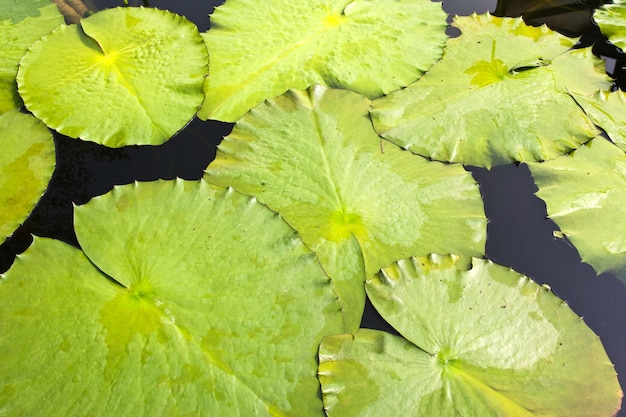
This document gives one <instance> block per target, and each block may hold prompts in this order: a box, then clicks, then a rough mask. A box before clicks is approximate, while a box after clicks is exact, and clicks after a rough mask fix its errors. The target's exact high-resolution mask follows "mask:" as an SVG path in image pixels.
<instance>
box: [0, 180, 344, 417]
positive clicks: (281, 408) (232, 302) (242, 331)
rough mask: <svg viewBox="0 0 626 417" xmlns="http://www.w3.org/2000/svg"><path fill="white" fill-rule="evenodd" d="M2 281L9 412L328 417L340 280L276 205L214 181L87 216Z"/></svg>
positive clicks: (79, 215)
mask: <svg viewBox="0 0 626 417" xmlns="http://www.w3.org/2000/svg"><path fill="white" fill-rule="evenodd" d="M75 226H76V233H77V236H78V241H79V242H80V244H81V246H82V247H83V249H84V251H85V253H83V252H81V251H80V250H78V249H75V248H73V247H71V246H68V245H66V244H64V243H62V242H59V241H55V240H49V239H46V238H35V242H34V243H33V245H31V247H30V248H29V249H28V250H27V251H26V252H25V253H24V254H23V255H19V256H18V258H17V259H16V261H15V263H14V265H13V267H12V268H11V269H10V270H9V271H8V272H7V273H6V274H5V275H4V276H3V279H2V280H0V351H2V353H3V359H2V361H0V410H1V411H2V412H1V413H0V414H4V415H10V416H31V417H36V416H51V415H55V416H77V415H81V416H86V415H89V416H94V417H96V416H168V417H175V416H189V415H193V416H212V417H214V416H235V415H242V416H265V417H270V416H273V417H275V416H302V417H307V416H317V417H322V416H323V411H322V402H321V399H320V398H319V394H318V392H319V381H318V379H317V360H316V359H317V348H318V346H319V342H320V340H321V338H322V336H323V335H326V334H332V333H336V332H338V331H340V330H341V327H342V326H341V315H340V312H339V306H338V304H337V301H336V297H335V295H334V294H333V292H332V289H331V286H330V284H329V279H328V277H327V276H326V274H325V273H324V272H323V270H322V269H321V268H320V265H319V261H318V260H317V258H316V256H315V255H314V254H313V253H311V252H310V251H309V250H308V249H307V248H306V247H305V246H304V245H303V243H302V241H301V239H300V238H299V237H298V236H297V234H296V233H295V232H294V231H293V229H291V228H290V227H289V226H288V225H287V224H286V223H285V222H284V220H282V219H281V218H280V217H279V216H278V215H276V213H274V212H272V211H271V210H269V209H267V207H264V206H263V205H261V204H259V203H258V202H256V201H255V200H254V199H251V198H249V197H246V196H243V195H241V194H239V193H237V192H235V191H233V190H232V189H228V190H227V189H222V188H218V187H213V186H210V185H208V184H206V183H204V182H202V181H194V182H191V181H190V182H187V181H182V180H176V181H158V182H153V183H140V184H134V185H132V184H131V185H127V186H123V187H116V188H115V189H114V190H113V191H112V192H111V193H109V194H107V195H104V196H100V197H96V198H94V199H92V200H91V201H90V202H88V203H87V204H86V205H84V206H79V207H77V208H76V210H75Z"/></svg>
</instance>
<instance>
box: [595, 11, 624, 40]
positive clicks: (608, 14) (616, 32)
mask: <svg viewBox="0 0 626 417" xmlns="http://www.w3.org/2000/svg"><path fill="white" fill-rule="evenodd" d="M593 19H594V20H595V21H596V23H597V24H598V26H600V31H601V32H602V33H603V34H604V35H606V36H607V37H608V38H609V40H610V41H611V42H612V43H613V44H614V45H615V46H617V47H618V48H621V49H622V50H626V1H624V0H613V3H612V4H603V5H602V6H600V7H599V8H597V9H596V10H595V11H594V12H593Z"/></svg>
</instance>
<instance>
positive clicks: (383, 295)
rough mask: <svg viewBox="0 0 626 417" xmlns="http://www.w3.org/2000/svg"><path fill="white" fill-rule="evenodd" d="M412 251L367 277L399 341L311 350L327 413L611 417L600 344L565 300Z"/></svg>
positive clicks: (337, 340)
mask: <svg viewBox="0 0 626 417" xmlns="http://www.w3.org/2000/svg"><path fill="white" fill-rule="evenodd" d="M455 262H456V258H455V257H453V256H438V255H432V256H429V257H424V258H411V259H407V260H403V261H400V262H398V263H397V264H395V265H393V266H391V267H389V268H386V269H384V270H383V271H381V273H380V274H378V276H377V277H376V278H374V279H372V280H370V281H369V282H368V283H367V290H368V295H369V296H370V298H371V300H372V303H373V304H374V306H375V307H376V309H377V310H378V311H379V312H380V313H381V315H382V316H383V317H384V318H385V319H386V320H387V321H388V322H389V323H390V324H391V325H392V326H393V327H394V328H395V329H396V330H398V331H399V332H400V333H401V334H402V335H403V336H404V337H405V338H406V339H405V338H402V337H398V336H393V335H390V334H388V333H385V332H381V331H375V330H367V329H361V330H360V331H359V333H357V335H356V337H354V336H352V335H338V336H329V337H327V338H325V339H324V341H323V342H322V345H321V347H320V370H319V373H320V381H321V383H322V391H323V395H324V403H325V407H326V412H327V415H328V417H380V416H397V417H412V416H441V417H455V416H459V415H468V416H470V415H471V416H481V417H497V416H520V417H522V416H523V417H536V416H546V417H548V416H550V417H557V416H558V417H564V416H605V417H609V416H612V415H614V413H615V412H616V410H617V409H619V404H620V400H621V395H622V393H621V390H620V387H619V384H618V381H617V377H616V374H615V370H614V369H613V366H612V365H611V362H610V361H609V359H608V358H607V355H606V353H605V351H604V348H603V347H602V343H601V342H600V339H599V338H598V337H597V336H596V335H595V334H594V333H593V332H592V331H591V330H590V329H589V328H588V327H587V326H586V325H585V323H584V322H583V321H582V320H581V319H580V318H579V317H578V316H576V314H574V313H573V312H572V311H571V310H570V309H569V307H568V306H567V304H565V303H564V302H563V301H561V300H559V299H558V298H557V297H556V296H555V295H553V294H552V293H551V292H550V291H549V290H548V289H546V288H543V287H542V286H540V285H537V284H536V283H534V282H533V281H532V280H530V279H529V278H528V277H525V276H523V275H520V274H519V273H517V272H515V271H513V270H511V269H509V268H506V267H503V266H500V265H497V264H494V263H492V262H490V261H487V260H481V259H474V261H473V265H472V267H471V269H469V270H464V268H459V267H458V265H457V264H456V263H455Z"/></svg>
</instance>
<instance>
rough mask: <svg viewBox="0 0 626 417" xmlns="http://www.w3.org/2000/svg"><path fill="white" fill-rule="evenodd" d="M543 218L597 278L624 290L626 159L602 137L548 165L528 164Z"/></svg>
mask: <svg viewBox="0 0 626 417" xmlns="http://www.w3.org/2000/svg"><path fill="white" fill-rule="evenodd" d="M528 167H529V168H530V172H531V173H532V176H533V179H534V181H535V184H536V185H537V187H538V188H539V190H538V191H537V196H538V197H539V198H541V199H542V200H543V201H545V202H546V206H547V209H548V217H550V218H551V219H552V220H553V221H554V222H555V223H556V224H557V225H558V226H559V228H560V232H559V233H558V235H559V236H561V237H562V236H566V237H567V239H568V240H570V241H571V242H572V244H573V245H574V246H575V247H576V248H577V249H578V252H579V253H580V256H581V258H582V260H583V261H584V262H587V263H589V264H590V265H591V266H593V267H594V269H595V270H596V271H597V272H598V273H601V272H606V271H610V272H613V273H615V274H616V275H617V276H618V278H619V279H620V280H622V282H624V283H625V284H626V256H625V254H626V225H625V224H624V222H623V218H624V216H626V207H625V206H624V201H625V200H626V154H625V153H624V151H622V150H621V149H619V148H618V147H617V146H615V145H613V144H611V143H610V142H609V141H607V140H605V139H604V138H602V137H598V138H596V139H593V140H592V141H590V142H589V143H587V144H585V146H581V147H580V148H578V149H577V150H576V151H574V152H572V153H571V154H569V155H565V156H562V157H560V158H557V159H555V160H553V161H547V162H544V163H534V164H528Z"/></svg>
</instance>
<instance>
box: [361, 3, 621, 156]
mask: <svg viewBox="0 0 626 417" xmlns="http://www.w3.org/2000/svg"><path fill="white" fill-rule="evenodd" d="M454 25H455V26H456V27H458V28H459V29H460V30H461V32H462V34H461V36H460V37H458V38H453V39H450V40H449V41H448V44H447V47H446V52H445V54H444V56H443V58H442V59H441V61H440V62H438V63H437V64H435V65H433V67H432V68H431V70H430V71H429V72H428V73H427V74H426V75H425V76H424V77H422V78H420V79H419V80H418V81H417V82H415V83H413V84H411V85H410V86H409V87H407V88H406V89H404V90H400V91H397V92H394V93H392V94H390V95H389V96H386V97H383V98H381V99H378V100H376V101H374V108H373V111H372V116H373V120H374V127H375V128H376V130H377V131H378V132H379V133H380V134H381V135H382V136H383V137H385V138H387V139H389V140H390V141H392V142H394V143H396V144H398V145H399V146H402V147H403V148H406V149H410V150H411V151H412V152H414V153H417V154H420V155H424V156H427V157H430V158H433V159H436V160H441V161H452V162H461V163H463V164H468V165H476V166H482V167H491V166H494V165H499V164H505V163H509V162H512V161H541V160H545V159H551V158H555V157H557V156H559V155H562V154H564V153H566V152H568V151H570V150H572V149H575V148H577V147H578V146H579V145H580V144H581V143H584V142H586V141H588V140H589V139H591V138H593V137H594V136H595V135H596V134H597V133H598V130H597V128H596V127H595V126H594V125H593V123H592V122H591V120H590V119H589V118H588V117H587V116H586V115H585V113H584V112H583V111H582V110H581V109H580V107H579V106H578V104H576V101H575V100H574V99H573V98H572V97H571V95H570V94H572V93H577V94H582V95H592V94H594V93H595V92H596V91H598V90H608V88H609V87H610V82H609V80H608V78H607V76H606V75H605V73H604V67H603V65H602V62H601V61H600V60H598V59H597V58H595V57H594V56H593V54H592V52H591V50H590V48H587V49H579V50H569V49H570V48H571V47H572V46H573V45H574V44H575V43H576V39H570V38H567V37H565V36H562V35H559V34H558V33H556V32H553V31H551V30H549V29H548V28H547V27H546V26H541V27H531V26H527V25H526V24H525V23H524V22H523V20H522V19H521V18H515V19H513V18H500V17H495V16H491V15H489V14H486V15H473V16H462V17H456V18H455V22H454Z"/></svg>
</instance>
